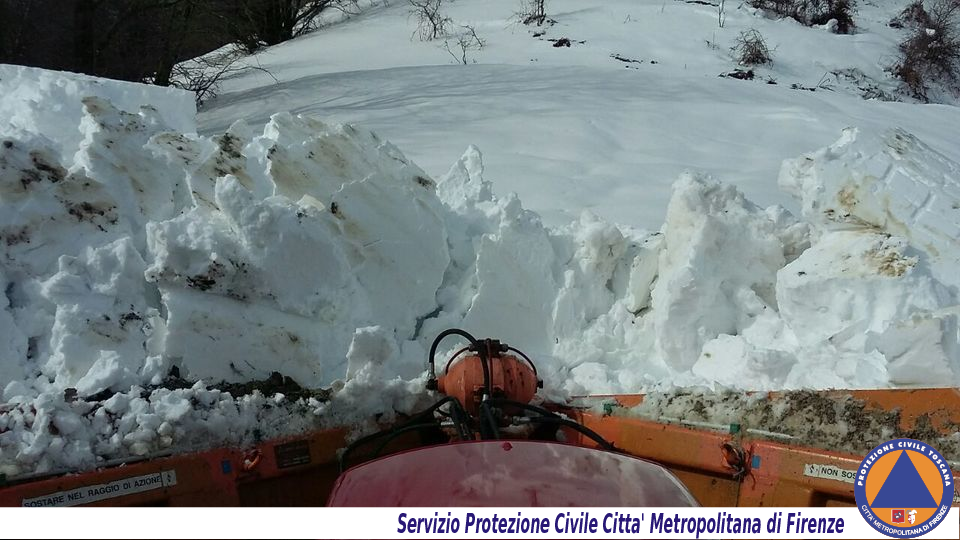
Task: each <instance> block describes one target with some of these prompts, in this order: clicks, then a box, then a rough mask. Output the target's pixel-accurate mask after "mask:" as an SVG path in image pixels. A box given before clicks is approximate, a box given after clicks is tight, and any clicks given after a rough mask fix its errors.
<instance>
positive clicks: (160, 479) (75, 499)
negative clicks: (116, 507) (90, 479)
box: [23, 470, 177, 506]
mask: <svg viewBox="0 0 960 540" xmlns="http://www.w3.org/2000/svg"><path fill="white" fill-rule="evenodd" d="M175 485H177V471H174V470H170V471H162V472H158V473H153V474H145V475H143V476H134V477H131V478H122V479H120V480H114V481H113V482H109V483H106V484H97V485H95V486H83V487H78V488H74V489H71V490H67V491H58V492H56V493H50V494H48V495H41V496H40V497H33V498H31V499H23V506H76V505H78V504H88V503H92V502H95V501H102V500H104V499H112V498H114V497H121V496H123V495H129V494H131V493H141V492H144V491H152V490H154V489H163V488H165V487H170V486H175Z"/></svg>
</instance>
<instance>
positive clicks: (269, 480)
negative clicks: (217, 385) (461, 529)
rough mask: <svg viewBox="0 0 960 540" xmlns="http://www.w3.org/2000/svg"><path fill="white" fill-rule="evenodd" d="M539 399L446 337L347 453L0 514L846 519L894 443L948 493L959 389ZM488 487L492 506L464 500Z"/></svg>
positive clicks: (514, 377)
mask: <svg viewBox="0 0 960 540" xmlns="http://www.w3.org/2000/svg"><path fill="white" fill-rule="evenodd" d="M453 335H456V336H460V337H463V338H465V339H466V340H467V342H468V345H467V346H465V347H463V348H462V349H460V350H458V351H457V352H455V353H454V354H453V355H451V357H450V358H449V360H448V361H447V363H446V364H445V366H444V367H443V368H442V369H441V370H440V373H439V375H438V374H437V365H436V363H435V356H436V353H437V350H438V348H439V345H440V342H441V341H442V340H443V339H444V338H446V337H449V336H453ZM540 385H541V381H540V379H539V377H538V374H537V369H536V365H535V363H534V362H533V361H532V360H531V359H530V358H529V357H527V356H526V355H525V354H524V353H523V352H521V351H520V350H518V349H515V348H513V347H511V346H509V345H506V344H504V343H501V342H499V341H497V340H494V339H482V340H477V339H475V338H474V337H473V336H471V335H470V334H468V333H467V332H464V331H462V330H457V329H452V330H448V331H446V332H443V333H441V334H440V335H439V336H438V337H437V339H436V340H435V341H434V343H433V346H432V347H431V350H430V356H429V379H428V382H427V386H428V389H430V390H435V391H437V395H438V400H437V401H436V403H434V405H432V406H431V407H429V408H427V409H426V410H424V411H422V412H420V413H417V414H414V415H411V416H409V417H407V418H405V419H403V420H402V421H400V422H397V423H394V424H393V425H390V426H385V429H384V430H383V431H380V432H377V433H374V434H372V435H368V436H366V437H362V438H360V439H356V440H353V441H352V442H351V441H350V437H349V432H348V430H347V429H334V430H322V431H315V432H310V433H304V434H301V435H299V436H296V437H288V438H282V439H277V440H269V441H264V442H262V443H260V444H257V445H255V446H253V447H251V448H242V449H241V448H219V449H212V450H207V451H201V452H194V453H187V454H178V455H169V456H149V457H147V458H145V459H141V460H139V461H130V460H127V461H124V462H122V463H107V464H105V466H104V467H102V468H100V469H98V470H94V471H89V472H82V473H77V474H63V475H47V476H43V475H30V476H21V477H15V478H3V477H0V505H3V506H77V505H93V506H235V505H245V506H320V505H325V504H328V505H332V506H578V505H582V504H583V503H584V499H582V497H581V495H582V494H583V493H589V494H590V498H589V502H590V504H591V505H593V506H597V505H600V506H634V507H637V506H694V505H698V504H699V505H703V506H847V505H853V503H854V479H855V476H856V470H857V468H858V466H859V464H860V461H861V460H862V458H863V455H864V454H865V453H866V451H867V450H869V448H871V447H872V446H874V445H876V444H879V443H880V442H883V441H884V440H887V439H891V438H895V437H909V438H917V439H921V440H924V441H927V442H929V443H930V444H933V445H934V446H937V447H938V449H939V450H940V451H941V452H942V453H943V454H944V455H945V456H947V459H949V460H953V461H951V463H950V464H951V467H952V469H953V471H954V473H953V474H954V477H957V476H960V473H957V472H956V471H957V470H958V469H960V466H958V463H957V461H956V460H957V459H958V457H957V455H958V453H960V434H958V430H957V426H958V425H960V391H958V390H957V389H951V388H945V389H933V388H931V389H898V390H867V391H828V392H780V393H763V394H759V393H758V394H750V395H737V394H732V393H727V394H724V393H706V392H703V393H696V392H677V393H673V394H670V395H656V396H654V395H646V396H645V395H605V396H587V397H583V398H578V399H575V400H572V401H571V402H568V403H540V404H534V403H533V401H534V399H535V394H536V391H537V388H538V386H540ZM678 411H680V412H679V413H678ZM437 470H443V471H444V477H445V479H447V480H448V481H445V482H443V483H439V484H442V485H441V486H440V487H439V488H437V485H438V483H437V482H432V481H431V482H429V488H428V487H427V486H426V484H424V483H423V482H422V479H423V478H425V477H429V476H430V475H432V474H435V471H437ZM488 475H495V476H496V482H489V485H488V486H487V487H490V486H493V489H478V486H472V487H471V486H470V483H471V482H474V483H475V482H477V481H482V480H484V479H485V478H486V479H489V478H487V477H488ZM626 486H629V489H623V488H624V487H626ZM464 487H467V488H468V489H463V488H464ZM571 488H573V489H571ZM953 501H954V506H958V505H960V496H957V495H954V499H953Z"/></svg>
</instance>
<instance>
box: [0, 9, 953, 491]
mask: <svg viewBox="0 0 960 540" xmlns="http://www.w3.org/2000/svg"><path fill="white" fill-rule="evenodd" d="M584 4H585V3H584V2H562V1H560V0H557V1H556V2H551V3H550V5H551V6H553V8H552V11H551V13H550V15H551V17H553V18H555V19H557V21H558V22H557V24H555V25H553V26H550V27H549V28H547V29H546V32H547V34H546V35H545V36H541V37H542V38H544V39H546V38H551V37H560V36H567V37H570V38H571V39H574V40H584V41H585V43H583V44H580V43H574V44H573V46H572V47H570V48H565V47H564V48H554V47H552V46H551V44H550V42H548V41H543V40H540V39H537V38H535V37H532V36H531V35H530V32H531V29H529V28H527V27H525V26H522V25H517V24H512V23H510V21H509V20H510V18H511V17H512V13H513V11H514V9H515V6H514V3H513V2H507V1H502V2H500V1H496V2H494V1H491V2H489V3H487V2H482V3H481V2H472V3H471V2H466V1H461V2H456V3H453V4H452V5H451V7H450V14H451V16H452V17H454V19H455V20H456V21H462V22H464V23H470V24H473V25H475V26H476V28H477V30H478V32H480V33H481V34H482V35H483V36H484V37H485V39H487V45H486V46H485V47H484V49H483V50H481V51H476V52H473V53H472V54H474V55H475V57H476V59H477V62H478V63H476V64H469V65H450V64H449V63H448V59H449V58H450V57H449V56H448V55H447V53H446V52H445V51H443V50H441V49H438V48H437V45H436V43H422V42H419V41H411V40H410V32H412V29H413V25H414V22H413V21H412V20H410V19H409V18H408V14H407V12H406V10H405V8H404V7H403V6H402V5H400V4H398V3H394V4H393V5H388V6H387V7H378V8H376V9H371V10H370V11H369V12H367V13H366V14H365V15H363V16H360V17H356V18H352V19H349V20H347V21H346V22H343V23H340V24H337V25H333V26H330V27H328V28H325V29H323V30H321V31H319V32H318V33H316V34H314V35H310V36H307V37H305V38H302V39H299V40H296V41H294V42H291V43H288V44H284V45H281V46H278V47H275V48H272V49H269V50H267V51H265V52H264V53H262V54H260V55H259V58H258V61H259V62H260V63H261V64H262V65H263V66H264V67H267V68H268V69H270V70H271V71H272V72H273V74H274V75H275V76H276V77H277V78H278V79H279V81H280V82H279V83H278V84H275V83H274V82H273V81H272V79H269V80H268V79H263V78H261V77H260V75H258V74H256V73H251V74H249V75H246V76H244V77H240V78H237V79H235V80H232V81H229V84H227V85H226V86H225V88H224V94H223V95H222V96H221V97H220V98H219V99H218V100H215V101H214V102H212V103H210V104H208V106H207V107H206V108H205V109H204V110H202V111H201V112H200V114H199V116H198V122H199V131H200V133H201V135H197V133H195V131H197V127H196V125H195V124H194V123H193V120H192V114H193V105H192V102H191V99H190V96H189V95H186V94H184V93H181V92H178V91H172V90H169V91H165V90H160V89H157V88H151V87H140V86H134V85H129V84H121V83H114V82H108V81H96V80H93V79H90V78H87V77H81V76H73V75H68V74H55V73H50V72H44V71H41V70H32V69H25V68H16V67H11V66H0V95H3V96H5V97H4V100H3V101H2V105H0V114H2V115H3V116H4V122H3V123H0V235H2V239H0V287H2V288H3V290H4V291H5V294H4V295H2V296H0V393H2V398H3V399H2V400H0V472H6V473H8V474H19V473H22V472H26V471H34V470H38V471H48V470H56V469H61V468H66V469H75V468H85V467H91V466H94V465H96V464H97V463H102V462H103V460H108V459H114V458H123V457H125V456H129V455H146V454H151V453H154V452H158V451H166V450H171V449H172V450H185V449H188V448H196V447H199V446H203V445H215V444H227V443H229V444H244V443H246V442H249V440H250V437H251V433H253V432H257V433H259V434H260V435H264V434H265V435H267V436H270V435H278V434H280V433H283V432H285V431H295V430H298V429H307V428H309V427H316V426H319V425H333V424H342V423H353V422H359V421H362V420H363V419H365V418H369V417H372V416H373V415H374V414H375V413H381V412H385V413H387V414H391V413H392V412H393V411H394V410H395V409H396V410H404V411H409V410H410V409H411V408H413V407H415V406H416V405H417V404H418V403H419V401H420V398H421V397H422V388H423V382H424V380H423V375H422V373H423V369H424V366H425V357H426V349H427V348H428V347H429V344H430V342H431V341H432V339H433V337H434V336H435V335H436V334H437V333H439V332H440V331H442V330H444V329H446V328H448V327H452V326H456V327H462V328H466V329H468V330H469V331H470V332H471V333H473V334H475V335H481V336H494V337H499V338H502V339H503V340H505V341H507V342H508V343H510V344H512V345H514V346H516V347H519V348H520V349H522V350H524V351H526V352H527V353H528V354H530V355H531V356H532V357H533V358H534V359H535V361H536V362H537V365H538V366H539V367H540V372H541V374H542V376H543V377H544V379H545V382H546V388H545V389H544V390H543V393H544V395H545V396H547V397H551V398H555V399H562V398H563V397H565V396H567V395H571V394H584V393H611V392H639V391H646V390H650V389H655V388H660V389H662V388H669V387H672V386H705V387H708V388H720V387H732V388H739V389H749V390H762V389H781V388H870V387H887V386H898V385H922V386H941V385H960V333H958V315H960V307H958V299H960V277H958V274H957V273H956V272H955V270H954V269H955V268H956V267H957V265H958V264H960V245H958V237H960V211H958V210H957V209H958V208H960V165H958V162H960V148H958V147H957V146H956V143H955V140H954V139H955V135H956V132H955V131H956V126H957V125H960V122H958V120H960V114H958V109H957V108H956V107H952V106H946V105H940V106H929V105H918V104H913V103H887V102H879V101H866V100H863V99H861V98H860V97H858V96H856V95H853V93H852V91H841V90H840V89H838V90H837V91H835V92H830V91H824V90H823V89H820V90H817V91H815V92H810V91H804V90H794V89H790V88H789V84H787V83H788V82H789V81H790V80H791V79H790V77H805V76H807V75H809V74H811V73H814V71H816V70H821V69H824V65H826V66H827V67H828V68H830V69H832V68H834V67H838V66H840V65H841V64H842V65H849V63H853V64H855V65H857V66H859V67H858V69H866V68H864V66H866V65H867V64H868V63H869V62H880V58H879V57H878V58H877V60H870V61H868V60H866V58H868V57H869V58H873V55H875V54H881V53H882V51H888V50H889V49H891V48H892V47H893V46H894V44H895V39H894V38H893V37H892V35H891V34H890V32H892V31H893V30H892V29H885V30H879V29H878V30H877V33H871V32H870V28H872V27H871V26H869V25H868V24H867V23H866V22H865V23H864V30H863V33H861V34H856V35H852V36H837V35H834V34H830V33H828V32H826V31H824V30H823V29H810V28H803V27H800V26H799V25H797V24H796V23H794V22H791V21H771V20H766V19H763V18H759V16H758V15H757V14H752V13H749V12H747V11H746V10H735V9H732V8H731V9H730V13H729V15H728V19H727V23H726V25H725V27H724V28H723V29H718V28H715V26H716V22H715V15H716V13H715V12H711V11H710V9H709V8H708V7H707V6H703V5H699V4H686V3H682V2H674V3H672V4H670V5H667V4H665V3H661V4H658V5H654V4H653V3H650V4H643V3H635V2H596V3H594V4H590V6H592V7H586V8H584V7H582V6H583V5H584ZM378 5H379V4H378ZM481 5H482V7H481ZM573 6H580V7H579V8H577V9H574V8H573ZM564 9H566V10H567V11H563V10H564ZM871 9H873V7H871ZM876 9H877V15H876V21H874V22H875V23H876V24H877V25H880V24H881V23H882V21H883V17H882V16H881V11H880V8H876ZM890 9H893V8H892V7H890ZM631 10H632V12H631ZM895 11H896V10H893V12H895ZM866 12H869V10H865V13H866ZM624 13H626V16H625V15H624ZM707 15H710V18H709V20H708V17H707ZM657 17H662V19H659V21H660V22H659V23H656V21H657V20H658V19H656V18H657ZM700 18H702V19H703V20H702V21H701V20H700ZM868 20H869V19H868ZM747 26H756V27H758V28H762V30H763V32H764V33H765V35H768V38H769V39H770V40H771V42H772V43H776V42H775V41H774V40H775V39H779V40H782V44H781V47H780V48H778V49H777V51H776V55H775V63H774V64H773V66H772V67H771V68H769V72H763V76H764V77H766V76H773V77H774V78H776V79H777V80H778V84H777V85H772V84H767V83H766V82H764V81H762V80H761V81H758V80H753V81H740V80H731V79H727V78H718V77H717V76H716V74H717V73H716V72H718V71H728V70H729V69H732V68H733V67H734V65H733V62H732V60H730V58H729V57H727V56H725V55H724V53H723V52H722V51H721V52H718V51H716V50H715V49H712V48H710V47H707V45H706V44H702V47H700V45H697V47H700V48H696V47H695V46H694V45H695V44H697V43H699V42H700V41H703V36H701V35H700V33H704V32H711V33H713V32H716V33H717V34H718V36H720V37H717V38H716V39H713V41H717V40H720V39H721V38H722V37H723V36H730V35H735V33H738V29H742V28H745V27H747ZM621 27H622V28H621ZM804 44H806V45H808V46H810V47H812V48H811V49H809V50H808V51H807V52H808V53H810V52H811V51H819V54H822V55H823V58H824V59H823V60H815V59H812V58H811V57H810V55H809V54H807V55H804V54H802V53H803V52H804V50H803V46H804ZM814 45H816V47H814ZM857 51H860V52H859V53H858V54H859V56H858V55H857V54H854V53H855V52H857ZM613 53H616V54H619V55H621V56H623V57H629V58H637V59H639V58H641V57H643V58H645V59H646V60H645V61H644V62H642V63H637V64H636V65H634V63H632V62H626V63H625V62H622V61H620V60H615V59H611V58H610V56H609V55H610V54H613ZM778 55H779V56H778ZM781 56H782V60H779V61H778V60H777V58H779V57H781ZM650 59H655V60H656V62H657V63H655V64H654V63H652V62H649V61H647V60H650ZM827 59H829V60H827ZM625 64H626V65H625ZM877 65H879V64H877ZM634 67H635V68H636V69H632V68H634ZM878 69H879V68H878ZM881 71H882V70H881ZM875 75H877V76H878V77H879V76H880V74H879V72H875ZM798 80H799V79H798ZM141 104H143V105H148V107H145V108H140V107H139V105H141ZM283 111H289V112H292V113H293V114H290V113H288V112H283ZM328 119H333V120H350V121H353V122H356V123H355V124H354V125H340V124H336V123H335V122H330V121H328ZM848 127H849V129H845V128H848ZM371 128H373V130H372V131H371ZM384 135H385V136H384ZM388 139H389V140H392V141H393V142H397V141H399V142H400V143H401V144H400V145H398V146H394V144H392V143H391V142H387V141H388ZM473 142H477V143H479V145H480V148H478V147H477V146H473V145H472V144H471V143H473ZM817 148H822V149H821V150H816V149H817ZM401 149H402V151H401ZM798 156H799V157H798ZM418 163H419V164H420V166H423V167H424V168H423V169H421V168H420V166H418ZM451 163H452V166H451ZM688 169H689V170H688ZM511 191H516V192H517V193H519V196H518V195H516V194H514V193H511ZM521 201H522V202H521ZM751 201H755V202H756V203H760V204H759V205H758V204H755V202H751ZM771 202H777V203H783V204H784V206H786V207H787V208H786V209H785V208H784V207H782V206H778V205H770V204H769V203H771ZM790 209H792V212H791V210H790ZM274 371H279V372H281V373H282V374H283V375H285V376H288V377H292V378H293V379H294V380H295V382H296V383H299V385H302V386H304V387H308V388H310V389H319V388H324V389H329V390H324V392H323V393H322V396H321V395H319V394H313V393H311V392H309V391H307V392H299V391H298V394H297V395H296V396H293V397H292V398H287V397H284V396H282V395H277V396H273V395H268V396H263V395H260V394H254V395H250V396H246V397H240V396H231V395H230V393H229V391H228V390H227V389H226V388H227V387H224V386H219V387H217V388H210V385H211V384H214V383H221V382H223V381H226V382H228V383H244V382H247V381H251V380H257V379H264V378H266V377H268V376H269V375H270V374H271V372H274ZM171 373H174V374H179V375H178V376H177V377H175V378H171V377H170V374H171ZM184 386H186V387H184ZM287 386H288V387H290V388H296V386H297V385H296V384H293V385H287ZM234 393H237V392H234ZM320 398H323V399H320ZM4 403H5V404H4ZM278 415H289V416H290V417H291V418H292V419H291V420H289V421H284V422H278V421H277V418H278Z"/></svg>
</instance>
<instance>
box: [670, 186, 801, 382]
mask: <svg viewBox="0 0 960 540" xmlns="http://www.w3.org/2000/svg"><path fill="white" fill-rule="evenodd" d="M778 232H779V231H778V227H777V225H776V223H775V222H774V221H772V220H771V219H770V218H769V217H768V215H767V214H766V213H765V212H764V211H763V210H761V209H760V208H758V207H757V206H755V205H753V204H752V203H750V202H749V201H747V200H746V199H745V198H744V197H743V194H742V193H740V192H739V191H737V190H736V188H734V187H733V186H730V185H721V184H719V183H717V182H715V181H712V180H709V179H705V178H701V177H695V176H691V175H688V176H685V177H683V178H681V179H680V180H678V181H677V182H676V183H675V184H674V193H673V197H672V198H671V199H670V205H669V206H668V208H667V221H666V224H665V225H664V239H663V247H662V248H661V251H660V261H659V277H658V279H657V283H656V285H655V286H654V288H653V292H652V295H651V296H652V308H653V309H652V316H653V317H654V324H655V326H656V332H657V350H658V352H659V353H660V354H661V355H662V356H663V359H664V360H665V361H666V362H667V363H668V364H669V365H670V366H672V367H673V368H675V369H679V370H686V369H689V368H690V367H691V366H693V364H694V363H695V362H696V361H697V358H698V357H699V356H700V352H701V350H702V348H703V345H704V343H706V342H707V341H708V340H710V339H713V338H715V337H717V336H718V335H720V334H731V335H735V334H738V333H739V332H740V331H742V330H743V329H744V328H746V327H747V326H749V324H750V322H751V321H752V320H753V319H754V318H756V317H757V316H758V315H760V314H762V313H763V312H764V311H765V310H768V309H775V308H776V299H775V294H774V286H775V283H776V272H777V270H778V269H780V268H781V267H782V266H783V264H784V246H783V243H782V242H781V240H780V237H779V235H778Z"/></svg>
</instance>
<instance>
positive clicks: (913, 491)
mask: <svg viewBox="0 0 960 540" xmlns="http://www.w3.org/2000/svg"><path fill="white" fill-rule="evenodd" d="M953 483H954V479H953V472H952V471H951V470H950V465H949V464H947V460H946V459H944V458H943V455H941V454H940V452H938V451H937V450H936V449H935V448H933V447H932V446H930V445H929V444H927V443H925V442H921V441H917V440H914V439H893V440H892V441H887V442H885V443H883V444H881V445H880V446H877V447H876V448H874V449H873V450H871V451H870V453H869V454H867V457H865V458H864V459H863V461H861V462H860V468H859V470H857V477H856V482H855V483H854V490H853V493H854V496H855V497H856V499H857V508H859V509H860V513H861V514H862V515H863V519H865V520H867V523H869V524H870V525H871V526H873V528H875V529H877V530H878V531H880V532H881V533H883V534H885V535H887V536H891V537H894V538H915V537H917V536H920V535H922V534H926V533H928V532H930V531H931V530H933V529H934V528H935V527H936V526H937V525H939V524H940V522H942V521H943V520H944V519H945V518H946V517H947V513H948V512H950V505H951V503H952V502H953V491H954V486H953Z"/></svg>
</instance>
